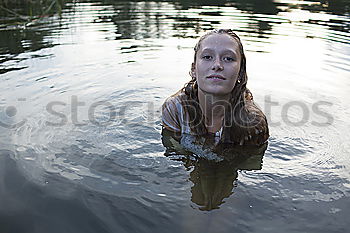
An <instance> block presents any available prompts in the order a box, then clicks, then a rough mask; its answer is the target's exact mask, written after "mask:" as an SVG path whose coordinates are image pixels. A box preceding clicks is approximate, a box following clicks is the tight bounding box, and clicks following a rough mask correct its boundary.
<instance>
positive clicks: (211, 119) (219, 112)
mask: <svg viewBox="0 0 350 233" xmlns="http://www.w3.org/2000/svg"><path fill="white" fill-rule="evenodd" d="M229 99H230V95H229V94H228V95H213V94H211V93H206V92H204V91H202V90H201V89H198V100H199V106H200V107H201V110H202V113H203V115H204V117H205V124H206V126H207V129H208V131H209V132H216V131H218V130H220V128H221V126H222V121H223V119H224V115H225V109H227V108H226V107H227V105H228V104H229V103H228V101H229Z"/></svg>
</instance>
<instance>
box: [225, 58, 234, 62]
mask: <svg viewBox="0 0 350 233" xmlns="http://www.w3.org/2000/svg"><path fill="white" fill-rule="evenodd" d="M234 60H235V59H233V57H224V61H234Z"/></svg>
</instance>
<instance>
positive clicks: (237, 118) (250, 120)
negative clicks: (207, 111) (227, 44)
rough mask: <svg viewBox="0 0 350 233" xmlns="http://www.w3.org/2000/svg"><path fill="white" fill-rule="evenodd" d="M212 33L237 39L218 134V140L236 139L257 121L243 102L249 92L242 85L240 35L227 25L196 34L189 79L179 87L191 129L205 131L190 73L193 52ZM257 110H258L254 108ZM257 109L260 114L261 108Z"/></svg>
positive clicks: (243, 62)
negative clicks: (234, 72)
mask: <svg viewBox="0 0 350 233" xmlns="http://www.w3.org/2000/svg"><path fill="white" fill-rule="evenodd" d="M214 34H226V35H229V36H230V37H231V38H232V39H234V40H235V41H236V42H237V44H238V47H239V52H240V55H241V63H240V70H239V73H238V79H237V82H236V84H235V86H234V88H233V89H232V91H231V94H230V99H229V105H228V107H227V109H226V110H225V116H224V126H223V132H222V137H221V142H224V143H239V141H238V140H241V139H242V138H244V137H247V136H250V135H251V133H250V131H251V129H252V127H254V125H256V124H258V123H259V122H257V120H258V119H255V118H256V114H254V111H253V113H252V112H250V111H249V109H247V108H246V106H245V101H244V99H245V96H246V95H247V94H248V95H251V93H250V92H249V90H248V89H247V87H246V85H247V80H248V77H247V72H246V57H245V55H244V50H243V45H242V43H241V40H240V38H239V37H238V36H237V35H236V34H235V33H234V32H233V31H232V30H231V29H218V30H213V31H210V32H208V33H206V34H205V35H203V36H202V37H200V39H199V41H198V42H197V44H196V46H195V47H194V51H195V52H194V61H193V63H192V64H191V70H190V76H191V81H189V82H188V83H187V84H186V85H185V87H184V88H183V91H184V92H185V94H186V97H187V98H185V99H184V100H183V101H184V103H183V105H184V110H185V111H186V112H187V113H188V115H189V126H190V128H191V131H192V132H193V133H194V134H195V135H198V136H203V135H207V134H208V131H207V128H206V126H205V121H204V115H203V114H202V111H201V108H200V105H199V100H198V85H197V81H196V77H195V73H194V68H195V63H196V60H197V52H198V50H199V49H200V46H201V43H202V41H203V40H204V39H206V38H207V37H209V36H211V35H214ZM256 109H258V108H256ZM258 111H260V110H259V109H258ZM255 113H256V111H255ZM260 113H261V114H262V115H263V116H264V114H263V113H262V112H261V111H260ZM258 115H259V113H258ZM264 118H265V116H264Z"/></svg>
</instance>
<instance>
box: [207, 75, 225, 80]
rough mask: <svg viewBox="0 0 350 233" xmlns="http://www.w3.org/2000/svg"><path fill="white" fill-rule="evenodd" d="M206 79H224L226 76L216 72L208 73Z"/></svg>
mask: <svg viewBox="0 0 350 233" xmlns="http://www.w3.org/2000/svg"><path fill="white" fill-rule="evenodd" d="M207 79H212V80H226V78H224V77H223V76H221V75H217V74H215V75H209V76H208V77H207Z"/></svg>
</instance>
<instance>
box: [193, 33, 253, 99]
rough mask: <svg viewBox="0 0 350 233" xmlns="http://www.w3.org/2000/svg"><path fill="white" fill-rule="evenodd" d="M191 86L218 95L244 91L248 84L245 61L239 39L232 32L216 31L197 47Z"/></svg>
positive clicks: (201, 39) (202, 38)
mask: <svg viewBox="0 0 350 233" xmlns="http://www.w3.org/2000/svg"><path fill="white" fill-rule="evenodd" d="M194 50H195V54H194V61H193V63H192V66H191V71H190V75H191V77H192V80H191V82H190V83H197V85H198V87H199V89H201V90H203V91H205V92H209V93H212V94H217V95H224V94H229V93H232V94H233V92H236V91H238V92H242V91H244V90H243V89H245V88H240V87H245V85H246V82H247V75H246V59H245V55H244V51H243V46H242V43H241V41H240V39H239V37H238V36H237V35H236V34H235V33H234V32H232V30H230V29H219V30H213V31H211V32H209V33H207V34H205V35H203V36H202V37H201V38H200V39H199V41H198V43H197V44H196V46H195V48H194Z"/></svg>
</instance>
